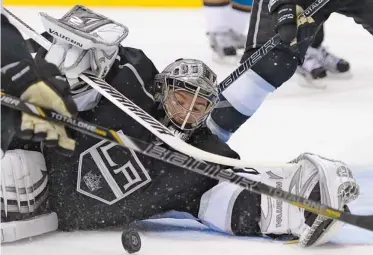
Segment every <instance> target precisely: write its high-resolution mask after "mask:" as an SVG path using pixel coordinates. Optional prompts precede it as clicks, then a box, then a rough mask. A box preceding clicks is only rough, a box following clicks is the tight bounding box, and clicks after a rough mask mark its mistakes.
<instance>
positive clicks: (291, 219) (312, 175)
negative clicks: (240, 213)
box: [259, 153, 359, 247]
mask: <svg viewBox="0 0 373 255" xmlns="http://www.w3.org/2000/svg"><path fill="white" fill-rule="evenodd" d="M291 163H294V166H291V167H289V168H288V169H283V171H279V172H276V173H272V172H267V173H266V174H267V175H265V174H263V175H262V178H263V179H262V182H263V183H265V184H267V185H271V186H273V187H277V188H281V189H283V190H286V191H288V192H290V193H293V194H295V195H299V196H302V197H305V198H307V199H310V200H313V201H316V202H319V203H322V204H325V205H327V206H329V207H332V208H335V209H338V210H343V209H344V210H348V208H347V206H346V205H347V204H348V203H349V202H351V201H353V200H355V199H356V198H357V197H358V195H359V186H358V185H357V183H356V181H355V179H354V178H353V176H352V172H351V171H350V169H349V168H348V167H347V165H346V164H344V163H343V162H340V161H336V160H330V159H327V158H323V157H320V156H318V155H314V154H311V153H303V154H301V155H300V156H299V157H298V158H296V159H295V160H293V161H292V162H291ZM261 208H262V215H261V220H260V222H259V223H260V228H261V231H262V233H263V234H267V235H273V234H275V235H283V234H291V235H295V236H296V237H298V238H299V244H300V245H301V246H303V247H309V246H315V245H321V244H324V243H326V242H327V241H328V240H329V239H330V237H331V236H333V235H334V234H335V233H337V232H338V231H339V229H340V228H341V227H342V226H343V223H342V222H339V221H336V220H333V219H329V218H327V217H325V216H321V215H317V214H314V213H310V212H307V211H305V210H304V209H302V208H298V207H296V206H293V205H290V204H287V203H283V202H282V201H280V200H276V199H273V198H270V197H267V196H264V195H263V196H262V202H261Z"/></svg>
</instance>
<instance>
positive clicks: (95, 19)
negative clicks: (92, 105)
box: [40, 5, 128, 90]
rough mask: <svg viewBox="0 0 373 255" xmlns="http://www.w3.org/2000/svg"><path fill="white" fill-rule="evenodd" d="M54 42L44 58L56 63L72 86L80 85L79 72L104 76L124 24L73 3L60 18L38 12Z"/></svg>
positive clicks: (122, 35) (112, 58)
mask: <svg viewBox="0 0 373 255" xmlns="http://www.w3.org/2000/svg"><path fill="white" fill-rule="evenodd" d="M40 15H41V18H42V23H43V25H44V27H45V29H46V31H47V32H48V33H49V34H50V35H51V36H53V38H54V42H53V44H52V47H51V48H50V49H49V51H48V53H47V54H46V56H45V60H47V61H48V62H50V63H53V64H55V65H56V66H58V68H59V69H60V71H61V72H62V74H63V75H65V76H66V78H67V80H68V82H69V84H70V86H71V87H72V88H71V89H72V90H75V89H76V88H77V87H79V88H80V89H81V87H82V86H81V82H80V81H79V79H78V76H79V75H80V74H81V73H82V72H85V71H89V72H91V73H93V74H94V75H96V76H97V77H98V78H104V77H105V76H106V74H107V73H108V72H109V71H110V68H111V66H112V65H113V63H114V61H115V60H116V57H117V55H118V50H119V45H120V43H121V41H123V39H124V38H126V37H127V35H128V29H127V27H125V26H123V25H122V24H119V23H117V22H115V21H113V20H111V19H108V18H107V17H104V16H102V15H100V14H97V13H95V12H93V11H91V10H89V9H88V8H86V7H84V6H81V5H76V6H74V7H73V8H72V9H71V10H70V11H69V12H67V13H66V14H65V15H64V16H63V17H62V18H61V19H55V18H53V17H51V16H49V15H48V14H46V13H40Z"/></svg>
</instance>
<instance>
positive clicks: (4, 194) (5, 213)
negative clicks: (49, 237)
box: [1, 150, 58, 242]
mask: <svg viewBox="0 0 373 255" xmlns="http://www.w3.org/2000/svg"><path fill="white" fill-rule="evenodd" d="M47 184H48V175H47V171H46V166H45V161H44V156H43V155H42V154H41V153H40V152H36V151H26V150H8V151H7V152H6V153H5V155H4V157H3V158H2V159H1V242H13V241H16V240H20V239H23V238H27V237H32V236H36V235H40V234H44V233H47V232H51V231H54V230H56V229H57V226H58V220H57V215H56V213H54V212H50V211H48V210H47V209H46V208H45V207H46V202H47V199H48V187H47Z"/></svg>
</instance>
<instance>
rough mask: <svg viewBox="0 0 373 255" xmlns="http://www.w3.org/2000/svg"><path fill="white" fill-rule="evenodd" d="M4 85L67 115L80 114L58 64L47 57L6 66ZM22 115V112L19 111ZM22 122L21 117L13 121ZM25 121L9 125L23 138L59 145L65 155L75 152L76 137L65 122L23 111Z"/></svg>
mask: <svg viewBox="0 0 373 255" xmlns="http://www.w3.org/2000/svg"><path fill="white" fill-rule="evenodd" d="M1 78H2V88H3V90H4V91H5V92H6V93H9V94H10V95H14V96H18V97H20V98H21V99H22V100H25V101H28V102H30V103H33V104H36V105H39V106H42V107H45V108H48V109H52V110H54V111H56V112H58V113H60V114H62V115H64V116H68V117H71V116H73V115H74V114H76V112H77V109H76V105H75V103H74V101H73V99H72V97H71V95H70V87H69V85H68V84H67V82H65V79H64V78H63V77H61V76H60V72H59V70H58V68H57V67H56V66H55V65H53V64H50V63H47V62H46V61H45V60H43V59H35V62H34V61H32V60H23V61H21V62H17V63H14V64H11V65H9V66H7V67H5V68H3V70H2V75H1ZM17 116H18V115H17ZM9 123H19V121H18V122H17V121H9ZM20 123H21V124H20V125H18V126H13V127H9V126H8V127H7V128H14V129H17V130H18V131H19V132H18V135H19V136H20V137H21V138H23V139H28V140H33V141H43V142H44V144H45V145H46V146H48V147H56V149H57V151H58V152H60V153H62V154H64V155H71V154H72V153H73V151H74V149H75V141H74V140H73V139H71V138H70V137H68V135H67V133H66V130H65V128H64V126H62V125H58V124H55V123H54V122H49V121H46V120H42V119H39V118H37V117H34V116H31V115H29V114H26V113H22V120H21V122H20Z"/></svg>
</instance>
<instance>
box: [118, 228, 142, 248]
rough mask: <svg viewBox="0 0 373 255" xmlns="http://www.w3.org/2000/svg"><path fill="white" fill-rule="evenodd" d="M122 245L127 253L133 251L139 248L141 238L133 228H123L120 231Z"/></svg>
mask: <svg viewBox="0 0 373 255" xmlns="http://www.w3.org/2000/svg"><path fill="white" fill-rule="evenodd" d="M122 245H123V248H124V249H125V250H126V251H127V252H128V253H130V254H131V253H135V252H138V251H139V250H140V249H141V238H140V235H139V233H138V232H137V231H136V230H134V229H131V228H130V229H125V230H123V233H122Z"/></svg>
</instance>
